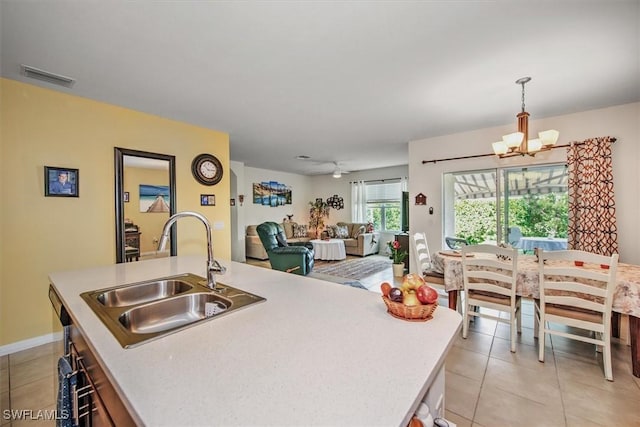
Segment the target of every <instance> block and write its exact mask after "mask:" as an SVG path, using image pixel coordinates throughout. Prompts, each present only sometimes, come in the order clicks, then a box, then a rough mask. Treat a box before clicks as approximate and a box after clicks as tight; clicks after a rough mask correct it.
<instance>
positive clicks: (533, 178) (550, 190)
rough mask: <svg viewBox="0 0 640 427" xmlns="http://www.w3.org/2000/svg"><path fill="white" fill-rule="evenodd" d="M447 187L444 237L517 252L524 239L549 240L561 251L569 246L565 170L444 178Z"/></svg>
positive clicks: (493, 171) (520, 169) (489, 172)
mask: <svg viewBox="0 0 640 427" xmlns="http://www.w3.org/2000/svg"><path fill="white" fill-rule="evenodd" d="M443 185H444V188H443V194H444V210H445V215H444V224H443V230H444V236H443V237H457V238H462V239H465V240H467V242H469V243H471V244H474V243H483V242H486V243H502V242H506V243H510V244H511V245H513V246H516V247H519V245H520V239H521V238H522V237H526V238H529V237H531V238H532V239H533V238H538V239H543V238H546V239H549V240H550V241H551V240H553V241H554V242H555V241H557V242H558V244H559V245H560V246H562V243H563V239H565V243H564V245H565V246H566V237H567V226H568V215H567V207H568V196H567V169H566V165H564V164H553V165H544V166H535V167H526V168H523V167H517V168H504V169H485V170H476V171H461V172H452V173H447V174H445V175H444V180H443ZM443 240H444V239H443ZM525 240H527V239H525Z"/></svg>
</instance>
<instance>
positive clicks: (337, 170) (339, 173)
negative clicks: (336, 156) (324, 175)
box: [332, 162, 349, 178]
mask: <svg viewBox="0 0 640 427" xmlns="http://www.w3.org/2000/svg"><path fill="white" fill-rule="evenodd" d="M332 163H333V165H334V166H335V168H334V169H333V177H334V178H340V177H342V174H347V173H349V171H346V170H344V169H342V168H341V167H340V164H339V163H338V162H332Z"/></svg>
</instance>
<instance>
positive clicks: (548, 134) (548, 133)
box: [538, 129, 560, 147]
mask: <svg viewBox="0 0 640 427" xmlns="http://www.w3.org/2000/svg"><path fill="white" fill-rule="evenodd" d="M559 135H560V133H559V132H558V131H557V130H555V129H549V130H545V131H542V132H539V133H538V137H539V138H540V140H541V141H542V145H544V146H545V147H548V146H550V145H555V143H556V142H557V141H558V136H559Z"/></svg>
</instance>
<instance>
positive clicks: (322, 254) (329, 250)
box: [310, 239, 347, 261]
mask: <svg viewBox="0 0 640 427" xmlns="http://www.w3.org/2000/svg"><path fill="white" fill-rule="evenodd" d="M310 242H311V244H312V245H313V251H314V252H315V254H314V256H313V258H314V259H322V260H326V261H336V260H342V259H346V258H347V251H346V249H345V247H344V241H343V240H341V239H329V240H320V239H314V240H311V241H310Z"/></svg>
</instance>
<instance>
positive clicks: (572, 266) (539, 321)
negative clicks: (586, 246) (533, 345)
mask: <svg viewBox="0 0 640 427" xmlns="http://www.w3.org/2000/svg"><path fill="white" fill-rule="evenodd" d="M617 269H618V254H614V255H611V256H608V255H598V254H594V253H590V252H584V251H578V250H567V251H545V250H543V249H538V271H539V273H540V299H539V300H536V302H535V318H534V336H537V337H538V360H539V361H540V362H544V349H545V336H546V334H549V335H557V336H561V337H565V338H570V339H574V340H578V341H582V342H587V343H591V344H595V345H596V351H599V350H600V349H601V350H602V362H603V365H604V376H605V378H606V379H607V380H609V381H613V370H612V368H611V305H612V302H613V291H614V289H615V287H616V271H617ZM551 324H553V325H554V326H555V328H551ZM558 324H559V325H562V326H564V327H563V328H559V327H558ZM575 328H578V329H580V330H583V331H584V330H586V331H590V333H589V335H588V336H585V335H584V332H583V334H581V333H580V331H579V330H576V329H575Z"/></svg>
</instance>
